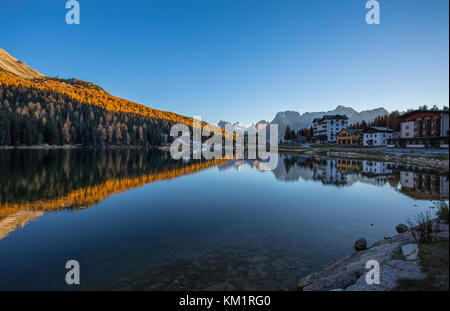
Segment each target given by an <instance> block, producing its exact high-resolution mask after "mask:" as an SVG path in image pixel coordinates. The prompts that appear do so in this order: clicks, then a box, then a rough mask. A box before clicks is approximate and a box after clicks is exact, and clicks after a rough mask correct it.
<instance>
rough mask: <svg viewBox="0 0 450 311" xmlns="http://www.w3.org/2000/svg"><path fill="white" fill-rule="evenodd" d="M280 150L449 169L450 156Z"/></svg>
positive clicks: (281, 151) (299, 153)
mask: <svg viewBox="0 0 450 311" xmlns="http://www.w3.org/2000/svg"><path fill="white" fill-rule="evenodd" d="M278 152H280V153H288V154H295V155H305V156H320V157H328V158H346V159H355V160H373V161H380V162H398V163H402V164H407V165H415V166H421V167H428V168H432V169H438V170H443V171H445V172H448V171H449V156H448V154H446V155H441V154H439V155H437V154H411V153H395V152H380V151H370V149H368V150H364V151H359V152H358V151H342V150H334V149H329V148H328V149H324V148H303V149H301V148H279V150H278Z"/></svg>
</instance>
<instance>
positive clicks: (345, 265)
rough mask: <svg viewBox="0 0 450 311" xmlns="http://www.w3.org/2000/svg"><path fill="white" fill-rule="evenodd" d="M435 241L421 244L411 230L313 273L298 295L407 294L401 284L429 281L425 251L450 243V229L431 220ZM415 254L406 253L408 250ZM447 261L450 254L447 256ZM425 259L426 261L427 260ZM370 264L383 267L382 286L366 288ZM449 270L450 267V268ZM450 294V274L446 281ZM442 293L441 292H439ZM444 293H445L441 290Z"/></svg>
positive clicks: (381, 269)
mask: <svg viewBox="0 0 450 311" xmlns="http://www.w3.org/2000/svg"><path fill="white" fill-rule="evenodd" d="M431 223H432V225H433V232H434V234H435V240H434V241H433V242H430V243H418V242H417V241H416V240H415V239H414V236H413V234H412V233H411V229H409V230H407V231H406V232H403V233H399V234H397V235H395V236H393V237H388V238H385V239H384V240H381V241H378V242H376V243H374V244H373V245H372V246H370V247H369V248H367V249H366V250H362V251H356V252H354V253H352V254H350V255H347V256H346V257H344V258H342V259H337V260H335V261H334V262H333V263H331V264H329V265H327V266H325V267H323V268H322V269H321V270H319V271H316V272H313V273H311V274H309V275H307V276H305V277H303V278H302V279H300V281H299V282H298V284H297V286H296V290H299V291H390V290H404V288H403V287H402V284H404V283H408V282H410V283H411V282H415V283H419V284H421V282H426V279H428V269H424V266H428V264H429V262H430V261H432V259H430V258H427V257H425V256H424V255H422V252H424V253H425V252H426V248H427V247H428V248H429V247H430V246H431V247H433V246H434V245H436V244H438V243H444V244H447V252H448V239H449V225H448V224H447V223H445V222H444V221H443V220H440V219H438V218H435V219H433V220H431ZM411 249H412V250H415V251H416V252H415V253H414V252H413V253H407V250H411ZM446 257H447V261H448V254H447V256H446ZM424 258H425V259H424ZM369 260H376V261H378V262H379V264H380V284H371V285H369V284H367V282H366V273H367V272H368V271H369V270H370V269H369V268H366V263H367V261H369ZM447 267H448V264H447ZM446 279H447V280H446V282H447V283H446V285H444V287H445V286H446V287H447V289H446V290H448V270H447V277H446ZM438 290H440V289H438ZM442 290H445V289H442Z"/></svg>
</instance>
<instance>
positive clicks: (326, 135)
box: [313, 114, 348, 143]
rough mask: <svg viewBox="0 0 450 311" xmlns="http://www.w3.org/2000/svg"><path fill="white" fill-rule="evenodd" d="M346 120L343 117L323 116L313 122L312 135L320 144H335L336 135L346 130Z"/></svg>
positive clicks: (345, 117)
mask: <svg viewBox="0 0 450 311" xmlns="http://www.w3.org/2000/svg"><path fill="white" fill-rule="evenodd" d="M347 125H348V118H347V116H345V115H339V114H336V115H324V116H323V117H322V118H320V119H314V120H313V135H314V137H315V138H316V139H317V140H318V141H321V142H324V141H325V139H326V142H328V143H335V142H336V138H337V134H338V133H339V132H340V131H342V130H343V129H346V128H347Z"/></svg>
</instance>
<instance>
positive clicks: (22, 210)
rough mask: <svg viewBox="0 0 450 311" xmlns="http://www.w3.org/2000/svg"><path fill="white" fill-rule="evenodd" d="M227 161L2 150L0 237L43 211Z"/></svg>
mask: <svg viewBox="0 0 450 311" xmlns="http://www.w3.org/2000/svg"><path fill="white" fill-rule="evenodd" d="M224 162H226V160H211V161H204V160H197V161H194V160H192V161H186V160H172V159H169V154H168V153H160V152H156V151H138V150H108V151H101V150H6V151H1V152H0V171H1V172H2V173H1V175H0V184H1V188H0V239H2V238H4V237H5V236H6V235H7V234H8V233H9V232H11V231H13V230H14V229H16V228H17V227H23V226H24V225H25V224H26V223H27V222H29V221H31V220H32V219H34V218H35V217H38V216H41V215H42V214H43V212H44V211H55V210H60V209H79V208H85V207H89V206H92V205H95V204H97V203H99V202H101V201H102V200H104V199H105V198H106V197H108V196H110V195H112V194H114V193H117V192H121V191H125V190H129V189H132V188H136V187H140V186H142V185H145V184H148V183H152V182H156V181H161V180H168V179H173V178H176V177H179V176H183V175H187V174H193V173H195V172H198V171H200V170H203V169H206V168H209V167H213V166H216V165H218V164H223V163H224Z"/></svg>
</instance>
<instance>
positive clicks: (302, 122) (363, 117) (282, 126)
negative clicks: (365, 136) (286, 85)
mask: <svg viewBox="0 0 450 311" xmlns="http://www.w3.org/2000/svg"><path fill="white" fill-rule="evenodd" d="M329 114H340V115H346V116H347V117H348V123H349V124H356V123H358V122H362V121H366V122H372V121H373V120H375V119H376V118H377V117H379V116H384V115H387V114H389V112H388V111H387V110H386V109H384V108H375V109H371V110H363V111H361V112H358V111H356V110H355V109H353V108H351V107H345V106H337V107H336V109H334V110H330V111H320V112H305V113H303V114H300V113H299V112H297V111H282V112H278V113H277V114H276V115H275V118H274V119H273V120H272V121H271V122H270V123H269V122H267V121H259V122H258V123H257V124H259V123H261V124H264V127H265V126H267V125H269V124H278V136H279V137H283V136H284V132H285V130H286V127H287V126H289V127H290V128H291V129H293V130H296V131H297V130H300V129H302V128H309V127H311V126H312V125H313V120H314V119H315V118H322V117H323V116H324V115H329ZM225 124H231V123H230V122H227V121H220V122H219V124H218V125H219V126H220V127H222V128H224V127H225ZM232 125H233V127H234V128H235V130H236V133H237V134H238V135H239V134H240V133H243V132H244V131H245V130H246V129H247V128H246V126H245V125H243V124H242V123H240V122H236V123H234V124H232ZM251 126H253V127H254V126H255V125H251Z"/></svg>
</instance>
